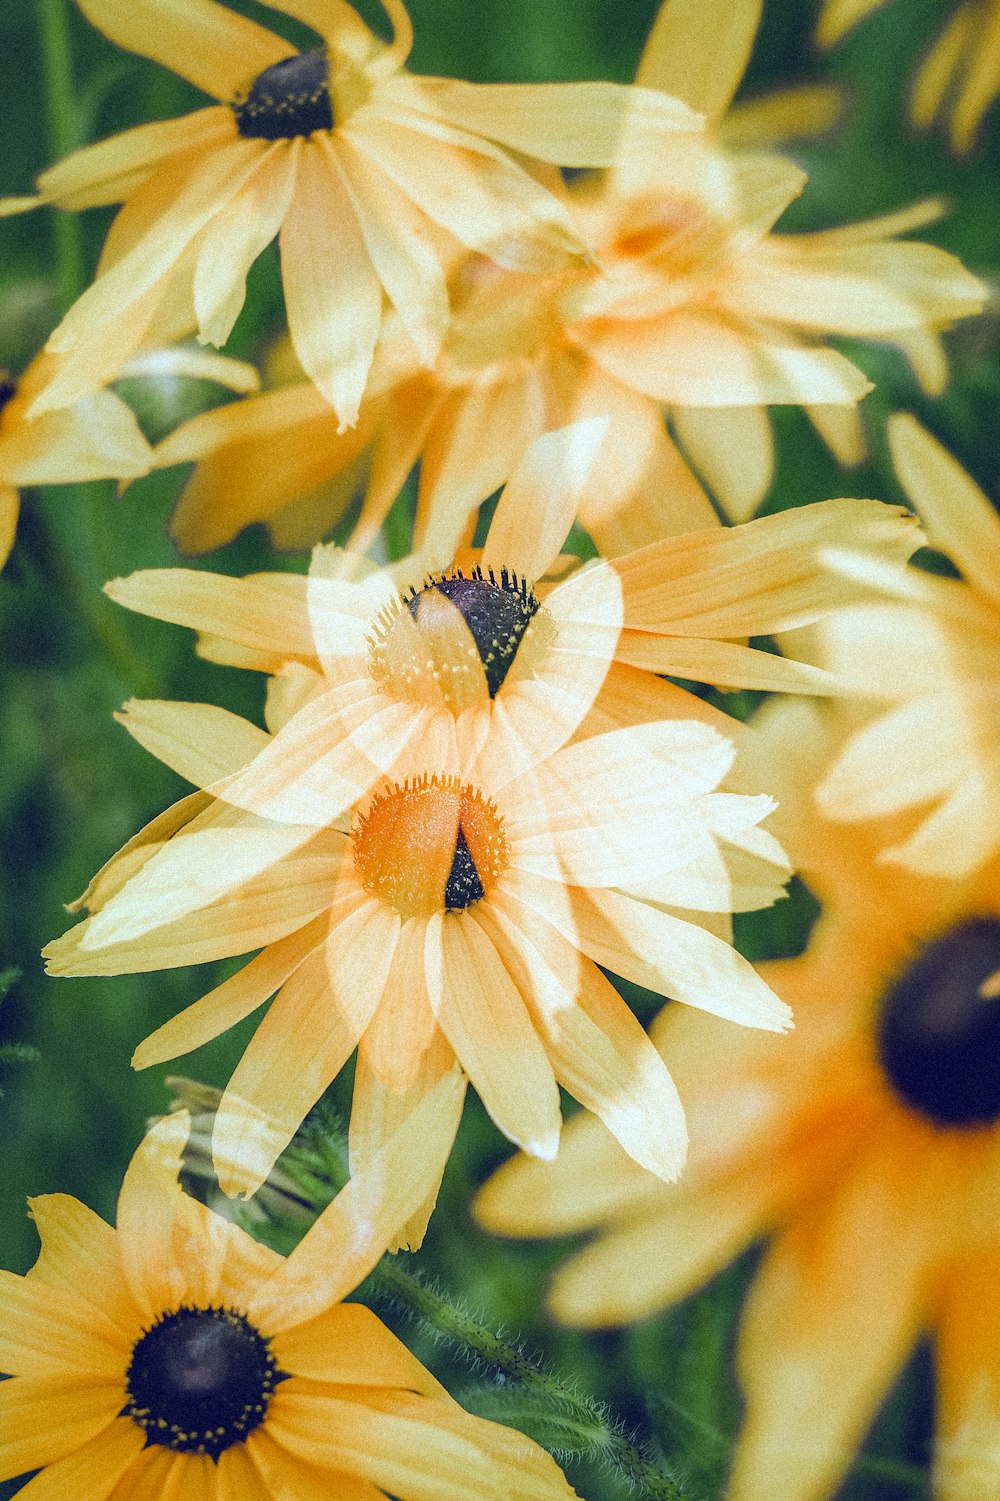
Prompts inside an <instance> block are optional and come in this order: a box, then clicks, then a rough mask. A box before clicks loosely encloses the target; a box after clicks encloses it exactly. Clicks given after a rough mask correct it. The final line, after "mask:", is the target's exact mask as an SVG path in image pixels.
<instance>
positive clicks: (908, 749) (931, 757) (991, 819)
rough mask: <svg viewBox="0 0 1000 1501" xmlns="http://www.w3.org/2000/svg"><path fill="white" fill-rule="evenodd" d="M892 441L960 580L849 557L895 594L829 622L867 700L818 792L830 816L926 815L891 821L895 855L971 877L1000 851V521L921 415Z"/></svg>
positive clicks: (931, 869) (827, 650)
mask: <svg viewBox="0 0 1000 1501" xmlns="http://www.w3.org/2000/svg"><path fill="white" fill-rule="evenodd" d="M889 440H890V446H891V449H892V455H893V460H894V463H895V466H896V472H897V474H898V475H899V478H900V481H901V483H902V484H903V486H904V488H905V490H906V491H907V493H908V495H909V496H910V498H911V500H912V502H913V504H914V506H915V507H916V509H917V510H918V511H919V512H920V514H921V515H922V516H923V517H924V519H925V521H926V523H927V529H928V533H929V536H930V539H931V542H932V543H933V544H934V545H935V546H937V547H939V548H940V549H941V550H942V551H943V552H945V553H946V554H947V555H948V557H949V558H950V559H951V560H952V561H953V562H954V563H955V564H956V565H957V567H958V568H959V569H960V570H961V578H960V579H949V578H940V577H935V576H933V575H931V574H929V573H926V572H924V571H922V570H919V571H918V570H917V569H915V568H910V569H905V570H903V569H897V568H889V569H882V568H878V567H876V568H872V567H871V566H870V565H869V564H865V563H863V562H861V560H859V559H857V558H852V557H851V556H850V555H849V554H841V555H840V557H839V565H840V567H841V568H842V569H843V571H844V572H845V573H846V574H849V575H850V576H852V577H854V578H855V580H856V581H859V580H860V579H862V578H864V579H865V581H866V582H867V583H868V584H869V585H870V586H871V587H872V588H874V589H877V590H879V591H881V593H882V598H881V599H876V600H875V601H874V602H872V603H870V604H868V605H857V606H852V607H850V608H847V609H845V610H844V611H842V612H841V611H835V612H833V614H831V616H830V617H829V619H828V620H827V621H825V622H824V624H823V625H822V626H821V627H820V640H821V653H822V660H824V662H826V663H827V664H828V665H829V666H830V667H831V668H832V670H833V671H834V672H835V673H836V674H837V676H838V677H839V678H840V679H841V680H842V681H843V682H844V684H845V685H846V686H847V687H848V688H849V690H850V691H851V692H852V693H854V694H858V695H860V699H859V703H860V704H862V705H864V709H863V721H862V723H861V725H860V727H858V728H856V729H855V732H854V734H853V735H852V736H851V737H850V738H849V739H848V741H847V743H846V745H845V746H844V748H843V751H842V753H841V755H840V756H839V758H838V759H837V761H836V762H835V764H834V765H833V766H832V767H831V768H830V770H829V771H828V773H827V775H826V776H825V777H824V778H823V780H822V782H821V783H820V786H819V789H818V794H817V795H818V797H819V800H820V805H821V807H822V808H823V810H824V812H825V813H826V814H827V815H828V816H830V817H832V818H843V819H847V820H851V821H857V820H861V819H876V818H879V817H887V818H888V817H893V816H894V815H898V814H900V813H902V812H904V811H906V810H912V811H913V812H914V813H916V812H917V810H920V813H921V816H920V818H919V820H918V821H917V823H916V827H915V828H914V827H913V822H914V820H913V819H912V818H911V819H910V821H909V824H908V825H907V826H906V827H905V828H900V827H899V826H898V823H897V824H896V825H894V826H892V829H891V831H890V830H889V829H887V832H886V841H885V842H886V849H885V851H884V853H883V856H882V858H883V860H885V861H887V862H892V863H895V864H901V865H906V866H908V867H909V868H910V869H912V870H917V871H923V872H926V873H928V874H932V875H962V874H963V873H964V872H966V871H969V870H972V869H974V868H975V867H976V866H977V865H980V864H981V863H982V862H983V861H985V860H987V859H990V858H991V857H992V856H993V855H994V854H995V853H996V851H997V849H998V848H1000V772H998V761H1000V711H998V690H1000V587H998V583H997V579H998V574H1000V518H998V517H997V513H996V510H995V508H994V506H993V505H992V504H991V503H990V501H989V500H988V498H987V497H986V496H985V495H984V494H983V492H982V491H981V490H980V489H979V487H978V486H977V485H976V484H974V482H973V481H972V479H971V478H970V477H969V475H967V474H966V473H965V471H964V470H963V469H962V468H961V467H960V466H959V465H958V463H957V462H956V461H955V459H953V458H952V456H951V455H950V454H949V453H947V452H946V450H945V449H944V448H942V447H941V445H940V444H939V443H938V442H937V441H936V439H934V438H932V437H931V436H930V434H929V433H927V432H925V431H924V429H923V428H921V427H920V425H919V424H918V423H917V422H916V421H915V420H914V419H913V418H912V417H909V416H906V415H903V414H899V415H897V416H895V417H893V418H892V419H891V420H890V423H889ZM858 717H862V716H861V715H859V716H858Z"/></svg>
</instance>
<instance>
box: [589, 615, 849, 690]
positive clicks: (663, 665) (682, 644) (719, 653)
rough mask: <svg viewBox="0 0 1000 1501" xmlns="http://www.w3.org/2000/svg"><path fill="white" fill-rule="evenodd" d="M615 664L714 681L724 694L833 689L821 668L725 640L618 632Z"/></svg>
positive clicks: (830, 678)
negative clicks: (753, 690) (724, 691)
mask: <svg viewBox="0 0 1000 1501" xmlns="http://www.w3.org/2000/svg"><path fill="white" fill-rule="evenodd" d="M616 660H617V661H619V662H624V663H626V664H628V665H630V666H632V667H642V668H644V669H645V670H646V671H647V672H657V673H668V674H670V675H671V676H672V677H679V678H690V679H691V680H692V681H693V682H696V683H714V684H715V686H716V687H718V688H722V689H725V690H726V691H729V690H731V689H734V688H753V689H756V690H758V691H760V692H764V693H823V694H829V693H835V692H836V691H837V679H836V678H835V677H834V676H833V675H832V673H828V672H825V671H824V670H823V668H821V667H812V666H810V665H809V664H808V663H806V662H796V661H794V660H790V659H789V658H787V657H779V656H776V655H775V654H774V653H773V652H766V651H757V650H756V649H754V648H751V647H746V646H738V645H735V644H734V643H733V642H731V641H697V640H692V639H691V638H690V637H679V636H652V635H649V634H644V633H641V632H639V631H623V632H622V638H621V641H620V643H619V646H618V651H617V654H616Z"/></svg>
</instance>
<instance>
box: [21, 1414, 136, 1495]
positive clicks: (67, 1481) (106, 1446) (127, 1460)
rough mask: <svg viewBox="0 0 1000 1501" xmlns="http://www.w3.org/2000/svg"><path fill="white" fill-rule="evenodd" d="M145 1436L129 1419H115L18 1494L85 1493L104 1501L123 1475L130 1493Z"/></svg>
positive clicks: (131, 1492) (37, 1476)
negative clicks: (132, 1472)
mask: <svg viewBox="0 0 1000 1501" xmlns="http://www.w3.org/2000/svg"><path fill="white" fill-rule="evenodd" d="M145 1442H146V1435H145V1433H144V1432H143V1430H142V1429H141V1428H140V1427H139V1424H138V1423H133V1422H132V1421H131V1419H130V1418H118V1419H116V1420H115V1421H114V1422H113V1423H111V1424H110V1425H109V1426H108V1428H107V1429H105V1431H104V1432H103V1433H102V1434H100V1435H99V1436H98V1437H97V1438H96V1439H94V1440H93V1441H92V1442H91V1443H89V1444H86V1445H85V1446H84V1447H83V1448H82V1449H77V1450H76V1452H75V1453H73V1454H67V1455H66V1457H65V1459H58V1460H56V1462H55V1463H54V1464H51V1465H49V1466H48V1467H47V1468H46V1469H44V1470H42V1472H41V1473H40V1474H39V1475H36V1476H35V1477H34V1479H33V1480H29V1481H28V1484H27V1485H26V1486H25V1487H24V1488H23V1490H21V1491H20V1492H19V1493H18V1494H19V1495H23V1496H27V1498H28V1501H66V1498H67V1497H68V1496H86V1498H87V1501H107V1497H108V1496H110V1494H111V1492H112V1491H113V1490H114V1489H115V1487H116V1485H117V1484H118V1482H119V1481H120V1480H122V1478H123V1477H124V1476H126V1475H128V1476H129V1492H128V1493H129V1495H130V1496H131V1495H134V1494H136V1493H135V1492H133V1491H132V1489H131V1478H132V1477H131V1474H130V1471H131V1470H132V1469H133V1467H139V1466H141V1464H142V1457H141V1456H142V1450H143V1446H144V1444H145Z"/></svg>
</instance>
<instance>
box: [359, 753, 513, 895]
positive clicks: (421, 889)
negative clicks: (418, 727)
mask: <svg viewBox="0 0 1000 1501" xmlns="http://www.w3.org/2000/svg"><path fill="white" fill-rule="evenodd" d="M352 843H353V849H354V863H355V866H356V868H357V870H358V873H359V875H360V876H361V879H362V881H363V883H364V886H365V889H366V890H367V891H369V892H371V894H372V896H377V897H380V898H381V899H382V900H383V901H385V902H388V903H389V905H390V906H391V907H394V908H395V910H396V911H397V912H398V913H399V915H400V917H401V918H402V919H403V921H404V922H405V921H406V920H407V919H408V918H411V917H430V916H431V915H432V914H433V913H435V912H441V911H445V912H461V911H463V910H464V909H465V908H466V907H471V906H472V905H473V903H474V902H478V901H480V900H481V899H482V898H483V897H484V896H486V895H487V893H488V892H489V891H490V890H491V889H492V888H493V886H494V885H495V884H496V882H497V881H498V880H499V878H500V876H501V875H502V873H503V871H504V869H505V868H506V866H507V862H508V860H509V858H510V850H509V847H508V844H507V836H506V834H505V832H504V826H503V820H502V818H501V817H500V814H499V813H498V812H497V808H496V805H495V803H493V802H492V801H491V800H490V799H488V798H485V797H484V796H483V794H482V793H481V792H480V791H479V790H478V789H477V788H475V787H470V786H469V785H468V784H466V785H465V786H463V785H462V784H461V782H460V781H459V779H458V778H457V777H438V776H427V775H424V776H422V777H420V778H419V779H418V780H416V781H414V782H412V783H411V782H409V781H406V782H404V783H403V785H402V786H399V784H398V783H397V784H396V785H394V786H393V787H390V788H389V789H387V790H386V791H384V792H380V793H379V794H378V795H377V796H376V797H375V798H373V800H372V802H371V804H370V805H369V808H368V811H367V812H366V813H364V814H363V815H361V816H359V818H358V819H357V821H356V823H355V826H354V829H353V831H352Z"/></svg>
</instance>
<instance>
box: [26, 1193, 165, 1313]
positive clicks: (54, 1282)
mask: <svg viewBox="0 0 1000 1501" xmlns="http://www.w3.org/2000/svg"><path fill="white" fill-rule="evenodd" d="M28 1208H29V1211H30V1214H31V1218H32V1219H33V1220H34V1222H35V1226H36V1228H37V1230H38V1234H39V1237H40V1239H41V1242H42V1249H41V1252H40V1254H39V1257H38V1260H37V1261H36V1262H35V1264H34V1266H33V1267H32V1268H31V1271H30V1272H29V1274H28V1275H29V1276H30V1277H31V1278H32V1279H37V1280H38V1281H39V1282H44V1283H45V1284H46V1285H47V1286H49V1287H56V1288H61V1289H62V1291H63V1292H67V1293H72V1294H73V1295H74V1296H75V1297H82V1298H84V1299H86V1301H87V1302H89V1303H92V1304H93V1305H94V1307H95V1308H96V1309H98V1310H99V1311H100V1313H101V1314H102V1316H103V1317H105V1318H109V1319H111V1320H112V1321H113V1322H114V1323H115V1324H117V1325H118V1327H119V1328H120V1329H121V1331H122V1335H123V1337H124V1338H125V1339H131V1338H134V1336H135V1331H136V1326H137V1322H138V1311H137V1309H136V1307H135V1305H134V1304H133V1302H132V1299H131V1298H130V1297H129V1293H128V1287H127V1284H126V1283H125V1279H124V1272H123V1270H122V1259H121V1252H120V1250H119V1246H118V1236H117V1235H116V1233H115V1231H114V1230H112V1228H111V1226H110V1225H108V1224H106V1223H105V1222H104V1220H102V1219H101V1218H100V1216H99V1215H96V1214H95V1213H94V1212H93V1210H92V1209H88V1208H87V1206H86V1205H85V1204H81V1203H80V1201H79V1199H74V1198H71V1197H70V1195H69V1194H41V1195H39V1196H37V1197H35V1198H32V1199H29V1200H28Z"/></svg>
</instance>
